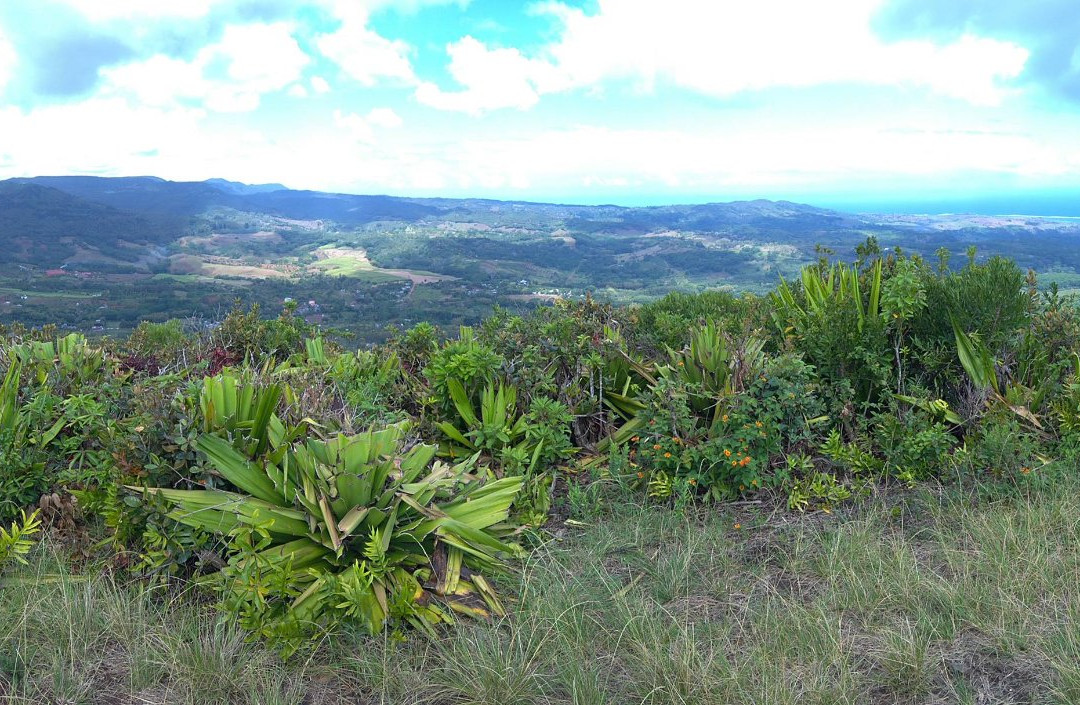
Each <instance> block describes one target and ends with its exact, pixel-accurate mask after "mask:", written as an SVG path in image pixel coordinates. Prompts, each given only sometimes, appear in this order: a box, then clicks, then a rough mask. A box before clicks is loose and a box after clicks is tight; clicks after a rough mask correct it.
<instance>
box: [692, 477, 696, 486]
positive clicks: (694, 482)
mask: <svg viewBox="0 0 1080 705" xmlns="http://www.w3.org/2000/svg"><path fill="white" fill-rule="evenodd" d="M690 484H691V485H696V484H697V480H695V479H694V478H692V477H691V478H690Z"/></svg>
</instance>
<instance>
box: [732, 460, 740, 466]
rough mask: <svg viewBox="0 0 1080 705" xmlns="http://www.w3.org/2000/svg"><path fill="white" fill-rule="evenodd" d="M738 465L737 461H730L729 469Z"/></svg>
mask: <svg viewBox="0 0 1080 705" xmlns="http://www.w3.org/2000/svg"><path fill="white" fill-rule="evenodd" d="M738 464H739V461H738V460H732V461H731V467H735V466H736V465H738Z"/></svg>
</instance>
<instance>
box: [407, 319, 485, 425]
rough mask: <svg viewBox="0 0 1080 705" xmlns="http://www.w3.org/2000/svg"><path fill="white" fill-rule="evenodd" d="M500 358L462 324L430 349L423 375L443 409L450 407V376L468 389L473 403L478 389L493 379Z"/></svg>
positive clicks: (451, 404)
mask: <svg viewBox="0 0 1080 705" xmlns="http://www.w3.org/2000/svg"><path fill="white" fill-rule="evenodd" d="M503 362H504V360H503V358H502V356H500V355H498V354H497V353H496V352H495V351H494V350H492V349H491V348H490V347H488V346H487V345H484V344H483V343H480V342H479V341H477V340H476V337H475V335H474V334H473V331H472V329H471V328H466V327H462V329H461V333H460V335H459V337H458V338H457V339H456V340H451V341H448V342H446V343H445V344H444V345H443V346H442V347H441V348H440V349H439V350H438V352H435V353H433V354H432V355H431V359H430V360H429V361H428V364H427V366H426V367H424V376H425V377H426V378H427V380H428V382H429V384H430V385H431V394H432V398H433V400H434V403H435V404H436V406H437V408H438V409H440V410H441V411H443V412H453V411H454V406H455V401H454V399H453V396H452V395H451V393H450V380H457V381H458V382H460V383H461V385H462V386H463V387H464V388H465V389H466V390H469V394H470V396H469V399H470V401H472V402H473V403H476V402H477V401H478V399H479V394H480V392H481V391H482V390H483V389H484V388H485V387H486V386H487V385H488V384H490V383H491V382H493V381H494V379H495V375H496V374H497V373H498V371H499V369H500V368H501V367H502V365H503Z"/></svg>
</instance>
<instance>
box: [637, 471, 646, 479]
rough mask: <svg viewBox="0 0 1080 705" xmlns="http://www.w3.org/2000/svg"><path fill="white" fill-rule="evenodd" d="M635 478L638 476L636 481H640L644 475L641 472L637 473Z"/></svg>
mask: <svg viewBox="0 0 1080 705" xmlns="http://www.w3.org/2000/svg"><path fill="white" fill-rule="evenodd" d="M637 476H638V479H639V480H640V479H641V478H643V477H645V473H643V472H639V473H638V474H637Z"/></svg>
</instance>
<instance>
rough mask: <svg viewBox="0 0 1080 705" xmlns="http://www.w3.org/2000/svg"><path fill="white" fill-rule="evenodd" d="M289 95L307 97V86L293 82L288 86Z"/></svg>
mask: <svg viewBox="0 0 1080 705" xmlns="http://www.w3.org/2000/svg"><path fill="white" fill-rule="evenodd" d="M289 95H290V96H292V97H293V98H307V96H308V92H307V88H304V84H303V83H294V84H292V85H291V86H289Z"/></svg>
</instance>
